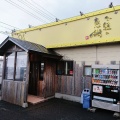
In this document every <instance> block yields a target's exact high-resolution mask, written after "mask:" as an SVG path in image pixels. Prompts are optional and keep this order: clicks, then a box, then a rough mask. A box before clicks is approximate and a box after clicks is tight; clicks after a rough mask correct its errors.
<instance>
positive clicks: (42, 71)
mask: <svg viewBox="0 0 120 120" xmlns="http://www.w3.org/2000/svg"><path fill="white" fill-rule="evenodd" d="M44 67H45V65H44V62H41V63H40V75H39V76H40V81H42V80H43V74H44Z"/></svg>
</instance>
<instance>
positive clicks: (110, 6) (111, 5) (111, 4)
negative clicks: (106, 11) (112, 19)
mask: <svg viewBox="0 0 120 120" xmlns="http://www.w3.org/2000/svg"><path fill="white" fill-rule="evenodd" d="M109 8H113V10H114V12H115V14H117V13H118V11H116V10H115V8H114V6H113V3H112V2H111V3H110V5H109Z"/></svg>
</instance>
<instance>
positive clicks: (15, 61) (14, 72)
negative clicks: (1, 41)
mask: <svg viewBox="0 0 120 120" xmlns="http://www.w3.org/2000/svg"><path fill="white" fill-rule="evenodd" d="M18 52H25V53H26V57H27V52H26V51H7V52H6V53H5V69H4V77H3V78H4V79H6V80H10V81H24V80H23V79H24V78H23V79H16V65H17V53H18ZM8 53H15V56H14V63H13V79H7V78H6V66H7V61H6V57H7V54H8ZM26 69H27V59H26Z"/></svg>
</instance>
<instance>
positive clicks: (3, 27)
mask: <svg viewBox="0 0 120 120" xmlns="http://www.w3.org/2000/svg"><path fill="white" fill-rule="evenodd" d="M0 27H2V28H6V29H8V30H12V29H10V28H8V27H4V26H1V25H0Z"/></svg>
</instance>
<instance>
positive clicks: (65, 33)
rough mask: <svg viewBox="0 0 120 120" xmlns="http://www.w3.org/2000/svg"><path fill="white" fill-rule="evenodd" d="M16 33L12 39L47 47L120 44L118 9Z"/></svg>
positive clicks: (117, 7)
mask: <svg viewBox="0 0 120 120" xmlns="http://www.w3.org/2000/svg"><path fill="white" fill-rule="evenodd" d="M114 8H115V9H113V8H107V9H104V10H100V11H96V12H92V13H88V14H86V15H83V16H77V17H73V18H69V19H65V20H60V21H58V22H53V23H50V24H45V25H41V26H37V27H33V28H28V29H25V30H21V31H17V32H15V33H13V34H12V36H13V37H15V38H19V39H23V40H27V41H31V42H34V43H37V44H41V45H43V46H45V47H47V48H60V47H71V46H85V45H93V44H101V43H102V44H104V43H112V42H119V41H120V24H118V23H119V20H120V6H116V7H114Z"/></svg>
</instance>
